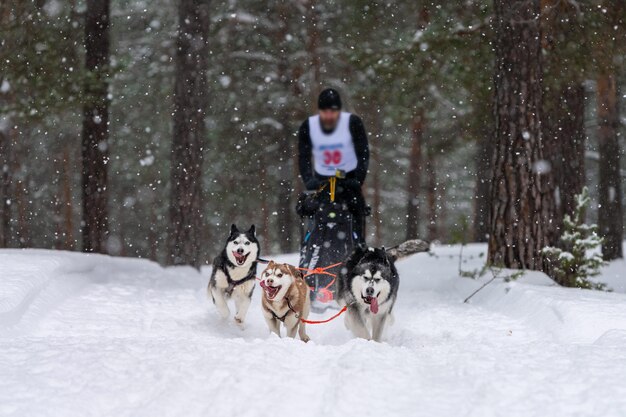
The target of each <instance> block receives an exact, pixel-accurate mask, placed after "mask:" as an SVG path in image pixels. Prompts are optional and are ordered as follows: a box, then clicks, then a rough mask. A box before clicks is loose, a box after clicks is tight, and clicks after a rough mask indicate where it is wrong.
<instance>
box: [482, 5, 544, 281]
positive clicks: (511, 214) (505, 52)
mask: <svg viewBox="0 0 626 417" xmlns="http://www.w3.org/2000/svg"><path fill="white" fill-rule="evenodd" d="M494 6H495V8H494V11H495V17H494V22H495V36H494V39H495V51H496V73H495V102H494V105H495V107H494V110H495V117H496V125H495V138H494V145H495V148H494V157H493V161H494V165H493V173H492V181H491V184H492V186H491V201H492V206H491V214H490V222H491V228H490V229H491V233H490V236H489V259H488V262H489V263H490V264H492V265H499V266H505V267H507V268H519V269H542V267H543V262H542V256H541V249H542V248H543V247H544V246H545V245H546V243H547V236H546V223H547V221H548V217H549V208H550V201H549V198H550V196H549V193H548V192H546V188H547V187H546V184H545V182H546V179H545V178H544V177H543V174H544V173H545V171H547V169H546V166H545V165H546V164H545V162H544V161H543V158H544V155H543V149H542V138H541V123H540V120H541V119H540V115H541V93H542V87H541V81H542V68H541V45H540V41H541V36H540V29H539V19H538V17H539V0H494Z"/></svg>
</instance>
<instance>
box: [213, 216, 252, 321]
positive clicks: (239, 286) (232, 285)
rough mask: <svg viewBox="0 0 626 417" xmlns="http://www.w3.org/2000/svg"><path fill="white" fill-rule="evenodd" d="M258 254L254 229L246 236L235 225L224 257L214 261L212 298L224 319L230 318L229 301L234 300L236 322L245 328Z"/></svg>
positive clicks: (221, 255)
mask: <svg viewBox="0 0 626 417" xmlns="http://www.w3.org/2000/svg"><path fill="white" fill-rule="evenodd" d="M259 250H260V247H259V241H258V240H257V238H256V231H255V228H254V225H252V227H250V229H249V230H248V231H245V232H244V231H240V230H239V229H238V228H237V226H235V225H234V224H233V225H232V226H231V228H230V236H228V240H227V241H226V245H225V246H224V249H223V250H222V253H221V254H220V255H219V256H218V257H216V258H215V259H214V260H213V272H212V273H211V279H210V280H209V288H208V292H209V295H210V296H211V299H213V303H214V304H215V307H216V308H217V311H218V313H219V314H220V316H222V317H223V318H224V319H226V318H228V317H229V316H230V309H229V308H228V300H229V299H231V298H232V299H233V300H234V301H235V322H237V324H238V325H240V326H243V324H244V320H245V318H246V314H247V312H248V307H250V301H251V299H252V292H253V291H254V285H255V282H254V281H255V279H256V266H257V261H258V259H259Z"/></svg>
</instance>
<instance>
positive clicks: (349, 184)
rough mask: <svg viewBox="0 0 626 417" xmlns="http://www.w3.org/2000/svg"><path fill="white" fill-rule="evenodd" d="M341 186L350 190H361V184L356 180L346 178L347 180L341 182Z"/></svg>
mask: <svg viewBox="0 0 626 417" xmlns="http://www.w3.org/2000/svg"><path fill="white" fill-rule="evenodd" d="M341 185H342V186H343V187H345V188H348V189H350V190H355V191H358V190H360V189H361V183H360V182H359V180H357V179H355V178H346V179H345V180H341Z"/></svg>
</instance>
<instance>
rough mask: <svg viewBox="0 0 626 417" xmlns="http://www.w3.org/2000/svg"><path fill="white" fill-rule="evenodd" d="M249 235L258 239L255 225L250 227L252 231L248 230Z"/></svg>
mask: <svg viewBox="0 0 626 417" xmlns="http://www.w3.org/2000/svg"><path fill="white" fill-rule="evenodd" d="M248 233H249V234H250V235H252V236H255V237H256V227H255V226H254V225H252V226H250V230H248Z"/></svg>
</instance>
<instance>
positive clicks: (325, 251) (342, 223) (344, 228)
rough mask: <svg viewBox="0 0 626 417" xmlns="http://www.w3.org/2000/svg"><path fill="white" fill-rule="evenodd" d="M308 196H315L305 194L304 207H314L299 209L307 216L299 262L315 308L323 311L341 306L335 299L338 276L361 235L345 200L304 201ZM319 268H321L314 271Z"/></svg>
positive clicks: (304, 223)
mask: <svg viewBox="0 0 626 417" xmlns="http://www.w3.org/2000/svg"><path fill="white" fill-rule="evenodd" d="M307 198H309V199H310V198H315V197H314V196H311V195H308V196H305V197H301V202H300V204H299V207H300V208H301V207H302V205H306V204H308V206H309V209H310V210H309V211H308V212H306V211H305V212H304V213H302V210H300V209H299V213H301V216H302V217H303V219H304V222H303V225H302V226H303V228H302V241H301V246H300V265H299V266H300V268H302V269H303V271H304V275H305V279H306V281H307V284H308V285H309V287H310V288H311V308H312V310H313V311H315V312H322V311H324V310H326V309H328V308H339V305H338V304H337V302H336V301H335V293H336V289H337V284H336V281H337V279H336V277H337V275H339V273H340V272H341V268H342V266H341V263H342V262H343V261H344V260H345V259H346V258H347V257H348V255H349V254H350V253H352V250H353V247H354V245H355V242H356V241H357V236H355V233H354V232H353V230H352V224H353V223H352V221H353V217H352V213H350V211H349V209H348V207H347V206H346V205H345V204H340V203H337V202H331V201H326V202H318V203H317V204H315V202H311V201H308V202H306V201H303V199H307ZM312 206H313V207H315V209H314V210H313V209H312V208H313V207H312ZM316 269H317V271H318V272H317V273H314V272H313V271H314V270H316Z"/></svg>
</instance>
